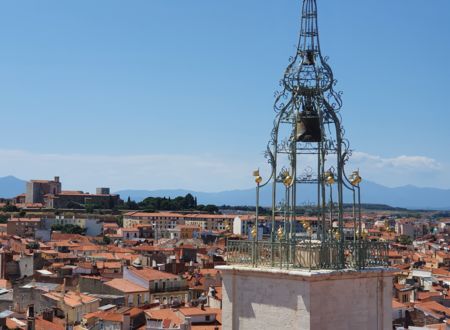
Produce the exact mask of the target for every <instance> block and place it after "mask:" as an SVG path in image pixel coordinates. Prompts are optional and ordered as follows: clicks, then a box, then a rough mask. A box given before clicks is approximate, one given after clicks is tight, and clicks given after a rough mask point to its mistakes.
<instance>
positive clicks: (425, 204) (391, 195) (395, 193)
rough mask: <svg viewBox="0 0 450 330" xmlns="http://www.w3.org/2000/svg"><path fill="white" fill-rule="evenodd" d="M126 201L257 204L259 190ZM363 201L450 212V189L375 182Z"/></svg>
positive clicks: (144, 193)
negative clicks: (185, 199) (180, 199)
mask: <svg viewBox="0 0 450 330" xmlns="http://www.w3.org/2000/svg"><path fill="white" fill-rule="evenodd" d="M301 188H302V190H300V191H299V192H298V196H299V203H300V204H308V203H314V201H315V200H316V198H317V197H316V196H317V191H316V189H315V187H314V186H313V185H305V186H303V187H301ZM117 193H118V194H120V195H121V196H122V198H123V199H126V198H128V196H130V197H131V199H134V200H136V201H141V200H143V199H144V198H146V197H149V196H152V197H171V198H174V197H176V196H181V195H183V196H184V195H186V194H187V193H191V194H192V195H194V196H196V197H197V199H198V203H200V204H215V205H239V206H242V205H255V199H256V198H255V196H256V192H255V188H251V189H243V190H228V191H221V192H198V191H192V190H184V189H171V190H121V191H118V192H117ZM277 194H278V196H283V194H284V193H283V190H282V188H280V190H279V191H278V192H277ZM271 198H272V197H271V189H270V186H268V187H265V188H262V189H261V192H260V205H262V206H269V205H271V200H272V199H271ZM344 199H345V200H344V201H345V202H351V200H352V195H351V193H350V192H346V193H345V194H344ZM361 202H362V203H370V204H386V205H390V206H394V207H404V208H409V209H436V210H450V189H438V188H421V187H416V186H412V185H407V186H402V187H396V188H389V187H386V186H383V185H380V184H377V183H374V182H370V181H363V182H362V183H361Z"/></svg>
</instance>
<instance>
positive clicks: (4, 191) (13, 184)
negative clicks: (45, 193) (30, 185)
mask: <svg viewBox="0 0 450 330" xmlns="http://www.w3.org/2000/svg"><path fill="white" fill-rule="evenodd" d="M26 185H27V182H26V181H24V180H20V179H18V178H16V177H14V176H12V175H9V176H5V177H3V178H0V198H2V197H3V198H11V197H15V196H17V195H20V194H23V193H24V192H25V191H26Z"/></svg>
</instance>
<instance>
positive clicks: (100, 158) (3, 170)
mask: <svg viewBox="0 0 450 330" xmlns="http://www.w3.org/2000/svg"><path fill="white" fill-rule="evenodd" d="M305 162H306V163H308V161H307V160H305ZM258 165H259V166H260V168H261V173H262V175H263V176H264V177H267V176H268V173H269V169H268V164H267V163H266V161H265V160H264V159H263V157H262V156H258V159H253V158H252V157H251V156H247V157H242V156H229V157H226V156H223V155H221V156H218V155H212V154H199V155H182V154H179V155H174V154H155V155H101V154H96V155H92V154H45V153H34V152H29V151H23V150H0V176H4V175H8V174H12V175H15V176H17V177H19V178H22V179H26V180H29V179H46V178H52V177H53V176H55V175H59V176H60V177H61V180H62V182H63V189H79V190H84V191H90V192H92V191H93V190H94V189H95V187H99V186H107V187H111V188H112V189H113V190H119V189H126V188H132V189H168V188H184V189H192V190H198V191H220V190H227V189H242V188H249V187H252V186H253V184H254V183H253V179H252V177H251V171H252V170H253V169H254V168H255V167H257V166H258ZM355 168H359V169H360V170H361V174H362V175H363V177H364V178H365V179H367V180H370V181H374V182H378V183H381V184H384V185H388V186H398V185H405V184H415V185H419V186H435V187H450V174H449V173H450V171H448V166H446V165H445V164H441V163H440V162H438V161H437V160H435V159H432V158H428V157H424V156H404V155H402V156H398V157H393V158H383V157H381V156H377V155H371V154H367V153H364V152H355V153H354V154H353V156H352V158H351V160H350V162H349V164H348V167H347V171H351V170H352V169H355Z"/></svg>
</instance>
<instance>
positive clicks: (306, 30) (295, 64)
mask: <svg viewBox="0 0 450 330" xmlns="http://www.w3.org/2000/svg"><path fill="white" fill-rule="evenodd" d="M280 85H281V91H280V92H277V93H276V94H275V103H274V110H275V114H276V115H275V119H274V123H273V129H272V132H271V137H270V140H269V143H268V145H267V150H266V158H267V160H268V162H269V164H270V166H271V172H270V177H269V178H268V180H267V181H265V182H263V181H262V178H261V176H260V175H259V171H255V173H254V176H255V177H256V178H255V182H256V184H257V187H256V205H257V207H256V214H255V226H254V228H253V230H252V232H251V234H252V235H251V236H252V237H253V240H252V241H229V242H228V247H227V249H228V250H227V253H228V260H229V261H230V262H231V263H247V264H248V263H249V262H250V261H251V263H252V264H253V266H259V265H264V266H271V267H274V266H276V267H279V266H280V267H288V268H289V267H294V268H295V267H297V268H310V269H311V268H315V269H343V268H358V269H361V268H364V267H368V266H380V265H381V266H384V265H386V264H387V249H388V244H387V243H382V242H370V241H368V240H367V239H366V235H365V232H364V231H363V230H362V226H361V207H360V186H359V184H360V182H361V177H360V176H359V173H358V171H354V172H353V173H352V174H351V175H350V176H347V175H346V173H345V164H346V162H347V160H348V159H349V157H350V155H351V151H350V149H349V143H348V141H347V140H346V139H345V138H344V129H343V127H342V124H341V116H340V114H339V112H340V110H341V107H342V101H341V93H338V92H336V91H335V90H334V87H335V85H336V80H335V79H334V76H333V72H332V70H331V67H330V66H329V65H328V63H327V58H326V57H324V56H323V55H322V52H321V49H320V42H319V30H318V23H317V4H316V0H303V5H302V13H301V27H300V38H299V42H298V46H297V49H296V53H295V55H294V56H293V57H291V58H290V61H289V65H288V66H287V68H286V70H285V72H284V76H283V78H282V80H281V82H280ZM305 185H312V186H313V187H315V189H314V190H315V194H316V196H317V197H314V199H316V200H315V201H314V204H315V210H316V216H317V221H314V222H315V223H316V224H317V225H315V226H312V225H311V223H312V221H309V222H308V221H306V218H304V220H305V221H303V222H302V223H301V222H300V221H301V220H302V219H301V217H299V208H298V206H299V205H297V201H298V200H299V199H300V198H301V197H302V195H304V192H305V189H304V188H305ZM264 186H271V188H272V214H271V219H270V220H269V221H271V226H270V229H271V234H270V239H269V240H264V239H263V240H261V239H260V238H259V233H258V225H259V216H258V206H259V190H260V188H262V187H264ZM346 189H347V190H349V191H350V195H352V196H353V200H352V203H353V208H352V212H350V213H351V215H350V219H348V220H350V221H351V220H353V221H352V222H353V226H352V227H353V235H350V236H351V237H349V235H348V233H344V190H346ZM280 192H283V193H282V194H281V196H279V194H280ZM280 200H282V202H281V203H280V204H278V202H279V201H280ZM345 234H347V235H345Z"/></svg>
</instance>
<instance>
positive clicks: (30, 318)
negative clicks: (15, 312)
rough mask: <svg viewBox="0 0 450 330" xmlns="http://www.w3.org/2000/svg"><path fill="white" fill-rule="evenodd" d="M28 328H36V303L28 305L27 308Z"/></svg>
mask: <svg viewBox="0 0 450 330" xmlns="http://www.w3.org/2000/svg"><path fill="white" fill-rule="evenodd" d="M27 330H35V323H34V305H33V304H31V305H28V310H27Z"/></svg>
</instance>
